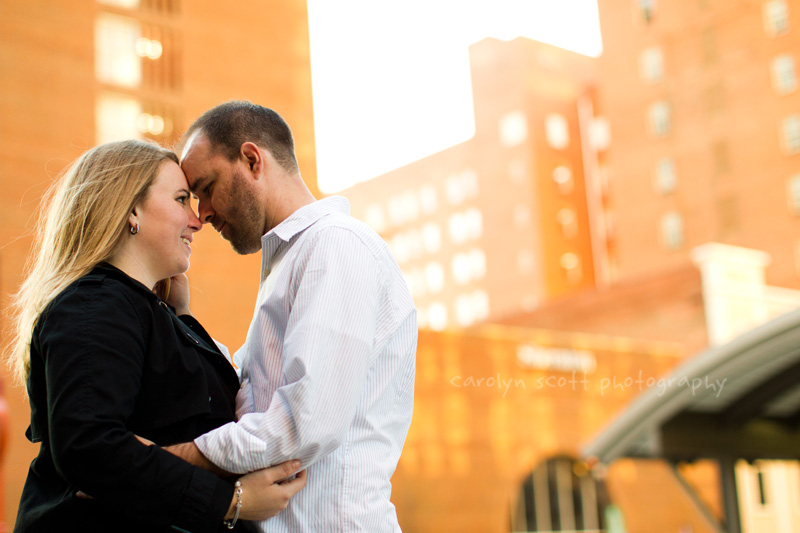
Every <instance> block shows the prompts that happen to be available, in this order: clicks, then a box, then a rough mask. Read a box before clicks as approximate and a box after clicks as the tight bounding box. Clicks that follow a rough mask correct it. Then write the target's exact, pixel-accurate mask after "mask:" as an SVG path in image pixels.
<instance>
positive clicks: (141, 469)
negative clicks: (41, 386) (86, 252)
mask: <svg viewBox="0 0 800 533" xmlns="http://www.w3.org/2000/svg"><path fill="white" fill-rule="evenodd" d="M144 311H146V307H145V308H144ZM140 313H142V309H137V306H136V305H134V304H133V303H132V302H131V301H130V300H129V299H128V298H127V297H126V296H125V293H124V290H122V289H121V288H119V287H109V286H108V285H101V284H98V285H93V286H85V287H81V289H79V290H77V291H73V292H72V293H70V294H68V295H65V296H63V297H59V299H58V302H57V304H56V305H54V306H52V307H51V308H50V309H49V310H48V312H47V314H46V315H45V316H43V317H42V319H41V324H40V325H39V327H38V328H37V330H38V337H37V339H36V340H37V348H38V352H39V353H40V354H41V357H42V358H43V360H44V368H45V381H46V387H47V398H48V400H47V416H48V427H49V436H48V438H49V443H48V444H49V446H50V448H51V451H52V455H53V461H54V464H55V466H56V469H57V470H58V472H59V474H60V475H61V476H62V477H63V478H64V479H65V480H66V481H67V482H69V483H70V484H71V485H73V486H74V487H75V488H76V490H82V491H84V492H86V493H88V494H91V495H92V496H94V497H95V498H96V499H97V500H98V501H100V502H103V503H104V504H106V505H109V506H111V507H113V508H115V509H117V510H119V512H120V516H121V517H124V516H130V517H132V518H135V519H137V520H145V521H149V522H152V523H153V524H154V525H156V524H158V525H164V526H170V525H174V526H177V527H180V528H182V529H186V530H190V531H215V530H216V529H217V527H218V526H219V524H220V523H221V521H222V519H223V517H224V516H225V514H226V513H227V512H228V509H229V507H230V502H231V501H232V498H233V484H232V482H230V481H226V480H222V479H220V478H218V477H217V476H215V475H213V474H211V473H209V472H206V471H204V470H202V469H200V468H196V467H193V466H191V465H189V464H187V463H185V462H184V461H181V460H180V459H178V458H177V457H175V456H173V455H172V454H170V453H168V452H166V451H164V450H162V449H160V448H157V447H150V446H146V445H144V444H142V443H141V442H139V441H138V440H137V439H136V437H135V436H134V434H133V433H132V432H131V431H129V429H128V427H127V426H126V422H127V420H128V419H129V418H130V416H131V415H132V414H133V413H134V410H135V408H136V400H137V397H138V393H139V390H140V386H141V380H142V377H143V368H144V364H145V359H146V354H145V351H146V342H145V334H146V332H145V330H144V328H145V324H144V322H145V321H144V320H143V318H142V316H140ZM34 377H35V376H32V379H33V378H34ZM176 379H180V376H176Z"/></svg>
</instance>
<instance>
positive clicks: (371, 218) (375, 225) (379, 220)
mask: <svg viewBox="0 0 800 533" xmlns="http://www.w3.org/2000/svg"><path fill="white" fill-rule="evenodd" d="M364 222H365V223H366V224H367V226H369V227H370V228H372V229H373V230H375V232H376V233H382V232H383V231H384V230H385V229H386V217H385V216H384V215H383V208H382V207H381V206H380V205H378V204H370V205H368V206H367V208H366V209H364Z"/></svg>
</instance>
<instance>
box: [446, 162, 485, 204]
mask: <svg viewBox="0 0 800 533" xmlns="http://www.w3.org/2000/svg"><path fill="white" fill-rule="evenodd" d="M445 191H446V193H447V200H448V201H449V202H450V203H451V204H453V205H459V204H461V203H463V202H464V201H465V200H468V199H470V198H474V197H476V196H478V174H476V173H475V171H474V170H471V169H467V170H464V171H463V172H461V173H458V174H451V175H450V176H448V177H447V179H446V180H445Z"/></svg>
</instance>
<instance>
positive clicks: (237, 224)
mask: <svg viewBox="0 0 800 533" xmlns="http://www.w3.org/2000/svg"><path fill="white" fill-rule="evenodd" d="M245 179H246V178H245V177H244V176H243V175H242V174H240V173H236V174H234V175H233V176H232V179H231V188H230V194H229V197H228V216H226V217H225V225H226V226H230V227H228V232H227V233H228V237H227V239H228V241H229V242H230V243H231V246H232V247H233V250H234V251H235V252H236V253H237V254H241V255H247V254H252V253H255V252H257V251H259V250H260V249H261V237H262V236H263V234H264V225H263V223H261V211H262V207H261V206H260V205H258V202H257V201H256V199H255V196H254V195H253V194H252V193H251V191H249V190H248V188H247V187H246V186H245V185H244V183H245V181H244V180H245ZM231 222H232V224H231Z"/></svg>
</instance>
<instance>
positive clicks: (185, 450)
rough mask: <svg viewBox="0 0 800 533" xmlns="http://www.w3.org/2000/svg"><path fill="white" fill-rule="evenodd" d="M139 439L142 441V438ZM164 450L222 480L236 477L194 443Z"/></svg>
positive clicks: (167, 447) (174, 445)
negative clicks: (208, 457)
mask: <svg viewBox="0 0 800 533" xmlns="http://www.w3.org/2000/svg"><path fill="white" fill-rule="evenodd" d="M137 438H138V439H139V440H142V439H141V438H140V437H137ZM164 449H165V450H166V451H168V452H169V453H171V454H172V455H175V456H177V457H180V458H181V459H183V460H184V461H186V462H187V463H189V464H192V465H194V466H199V467H200V468H203V469H205V470H208V471H209V472H211V473H213V474H216V475H218V476H219V477H221V478H232V477H235V476H236V475H235V474H233V473H231V472H226V471H225V470H223V469H221V468H220V467H218V466H217V465H215V464H214V463H212V462H211V461H209V460H208V459H207V458H206V456H205V455H203V454H202V452H200V448H198V447H197V445H196V444H195V443H194V442H184V443H181V444H173V445H172V446H164Z"/></svg>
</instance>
